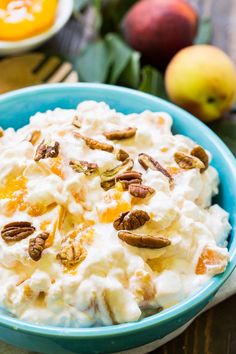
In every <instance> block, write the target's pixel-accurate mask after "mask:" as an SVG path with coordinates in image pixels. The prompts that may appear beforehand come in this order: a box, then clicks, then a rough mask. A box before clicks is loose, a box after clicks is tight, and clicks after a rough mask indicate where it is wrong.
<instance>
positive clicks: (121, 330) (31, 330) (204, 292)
mask: <svg viewBox="0 0 236 354" xmlns="http://www.w3.org/2000/svg"><path fill="white" fill-rule="evenodd" d="M85 87H86V88H87V89H91V90H92V89H96V90H102V91H105V92H108V91H110V92H113V93H115V92H120V93H123V94H124V95H127V96H130V99H132V97H136V98H137V97H142V98H145V99H146V100H147V101H149V102H155V103H161V104H162V105H163V107H169V108H170V110H172V111H175V112H176V114H177V115H184V116H185V117H186V118H187V119H188V122H189V124H193V125H194V126H195V128H196V129H199V130H200V131H202V130H203V131H204V132H205V133H207V136H208V139H210V140H211V142H212V143H213V144H214V145H217V146H218V150H220V152H221V154H222V156H224V159H225V160H226V161H227V164H228V166H229V167H230V172H231V173H232V174H233V176H234V177H233V178H234V179H235V181H236V161H235V158H234V156H233V154H232V153H231V151H230V150H229V149H228V147H227V146H226V145H225V144H224V143H223V142H222V140H221V139H220V138H219V137H218V136H217V135H216V134H215V133H214V132H213V131H212V130H211V129H210V128H208V127H207V126H206V125H205V124H204V123H202V122H201V121H200V120H198V119H197V118H195V117H194V116H192V115H191V114H190V113H188V112H186V111H185V110H183V109H182V108H180V107H177V106H176V105H174V104H173V103H170V102H168V101H165V100H164V99H161V98H159V97H155V96H152V95H150V94H147V93H143V92H140V91H136V90H133V89H130V88H124V87H121V86H114V85H105V84H98V83H73V84H65V83H59V84H47V85H46V84H44V85H37V86H32V87H27V88H23V89H20V90H16V91H12V92H9V93H5V94H2V95H0V104H1V102H3V101H8V100H14V99H15V98H18V99H19V98H20V97H21V96H25V95H28V94H29V93H34V94H36V93H37V94H39V93H40V92H41V91H46V92H50V93H54V92H55V93H56V91H63V92H64V90H66V89H73V90H74V89H75V90H77V89H78V90H80V89H81V90H82V89H83V88H85ZM35 113H36V112H35ZM235 267H236V249H234V250H232V249H231V250H230V259H229V264H228V266H227V268H226V270H225V272H224V273H222V274H219V275H216V276H214V277H213V278H211V279H210V280H209V281H208V282H207V283H206V284H204V285H203V286H202V287H201V288H200V289H199V290H198V291H196V292H195V293H193V294H192V295H191V296H189V297H187V298H186V299H184V300H182V301H181V302H179V303H178V304H176V305H174V306H172V307H170V308H168V309H166V310H164V311H162V312H160V313H158V314H155V315H152V316H149V317H146V318H144V319H142V320H141V321H137V322H131V323H125V324H119V325H112V326H105V327H95V328H71V327H56V326H41V325H36V324H32V323H28V322H24V321H22V320H20V319H17V318H13V317H10V316H8V315H5V314H0V326H3V327H7V328H10V329H13V330H17V331H20V332H23V333H27V334H36V335H38V336H44V335H46V336H47V337H54V338H59V337H60V338H63V337H64V338H78V339H82V338H83V339H89V338H91V339H92V338H98V337H99V339H100V338H105V337H109V336H112V337H114V336H121V335H123V334H125V335H127V334H131V333H134V332H135V333H137V332H141V331H143V330H144V329H145V330H146V329H149V328H152V327H156V326H157V325H163V324H165V323H167V322H168V321H169V320H175V319H176V320H178V318H179V317H180V316H183V315H184V314H185V313H187V312H189V309H190V308H194V307H197V306H198V305H200V304H201V303H202V302H204V300H205V301H206V300H207V299H209V298H210V297H212V296H213V295H214V294H215V293H216V292H217V290H218V289H219V288H220V286H221V285H223V283H224V282H225V281H226V280H227V278H228V277H229V276H230V274H231V273H232V272H233V270H234V268H235Z"/></svg>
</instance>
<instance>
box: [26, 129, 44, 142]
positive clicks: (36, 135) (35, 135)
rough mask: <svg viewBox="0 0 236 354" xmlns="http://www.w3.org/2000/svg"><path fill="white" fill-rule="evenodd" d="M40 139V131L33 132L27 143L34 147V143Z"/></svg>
mask: <svg viewBox="0 0 236 354" xmlns="http://www.w3.org/2000/svg"><path fill="white" fill-rule="evenodd" d="M40 137H41V131H40V130H34V131H33V132H32V134H31V136H30V138H29V142H30V143H31V144H32V145H35V144H36V142H37V141H38V140H39V138H40Z"/></svg>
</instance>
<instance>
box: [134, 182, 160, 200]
mask: <svg viewBox="0 0 236 354" xmlns="http://www.w3.org/2000/svg"><path fill="white" fill-rule="evenodd" d="M128 190H129V193H130V194H131V195H132V196H133V197H136V198H146V197H147V196H150V195H151V194H153V193H154V192H155V190H154V189H153V188H152V187H149V186H144V185H143V184H136V183H135V184H134V183H132V184H130V185H129V187H128Z"/></svg>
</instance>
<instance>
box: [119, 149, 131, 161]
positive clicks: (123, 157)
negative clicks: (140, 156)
mask: <svg viewBox="0 0 236 354" xmlns="http://www.w3.org/2000/svg"><path fill="white" fill-rule="evenodd" d="M128 157H129V154H128V153H127V152H126V151H125V150H123V149H119V150H118V151H117V153H116V159H117V160H118V161H125V160H126V159H128Z"/></svg>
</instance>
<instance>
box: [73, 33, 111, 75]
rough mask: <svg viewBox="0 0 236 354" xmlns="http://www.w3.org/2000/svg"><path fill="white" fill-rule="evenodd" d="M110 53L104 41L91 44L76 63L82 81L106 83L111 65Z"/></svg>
mask: <svg viewBox="0 0 236 354" xmlns="http://www.w3.org/2000/svg"><path fill="white" fill-rule="evenodd" d="M111 59H112V58H111V56H110V51H109V49H108V47H107V44H106V42H105V41H104V40H99V41H97V42H94V43H91V44H89V45H88V46H87V47H86V48H85V50H84V52H83V53H82V54H81V55H80V56H79V57H78V59H77V60H76V61H75V68H76V69H77V70H78V72H79V76H80V78H81V80H82V81H85V82H105V81H106V79H107V76H108V72H109V68H110V65H111Z"/></svg>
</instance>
